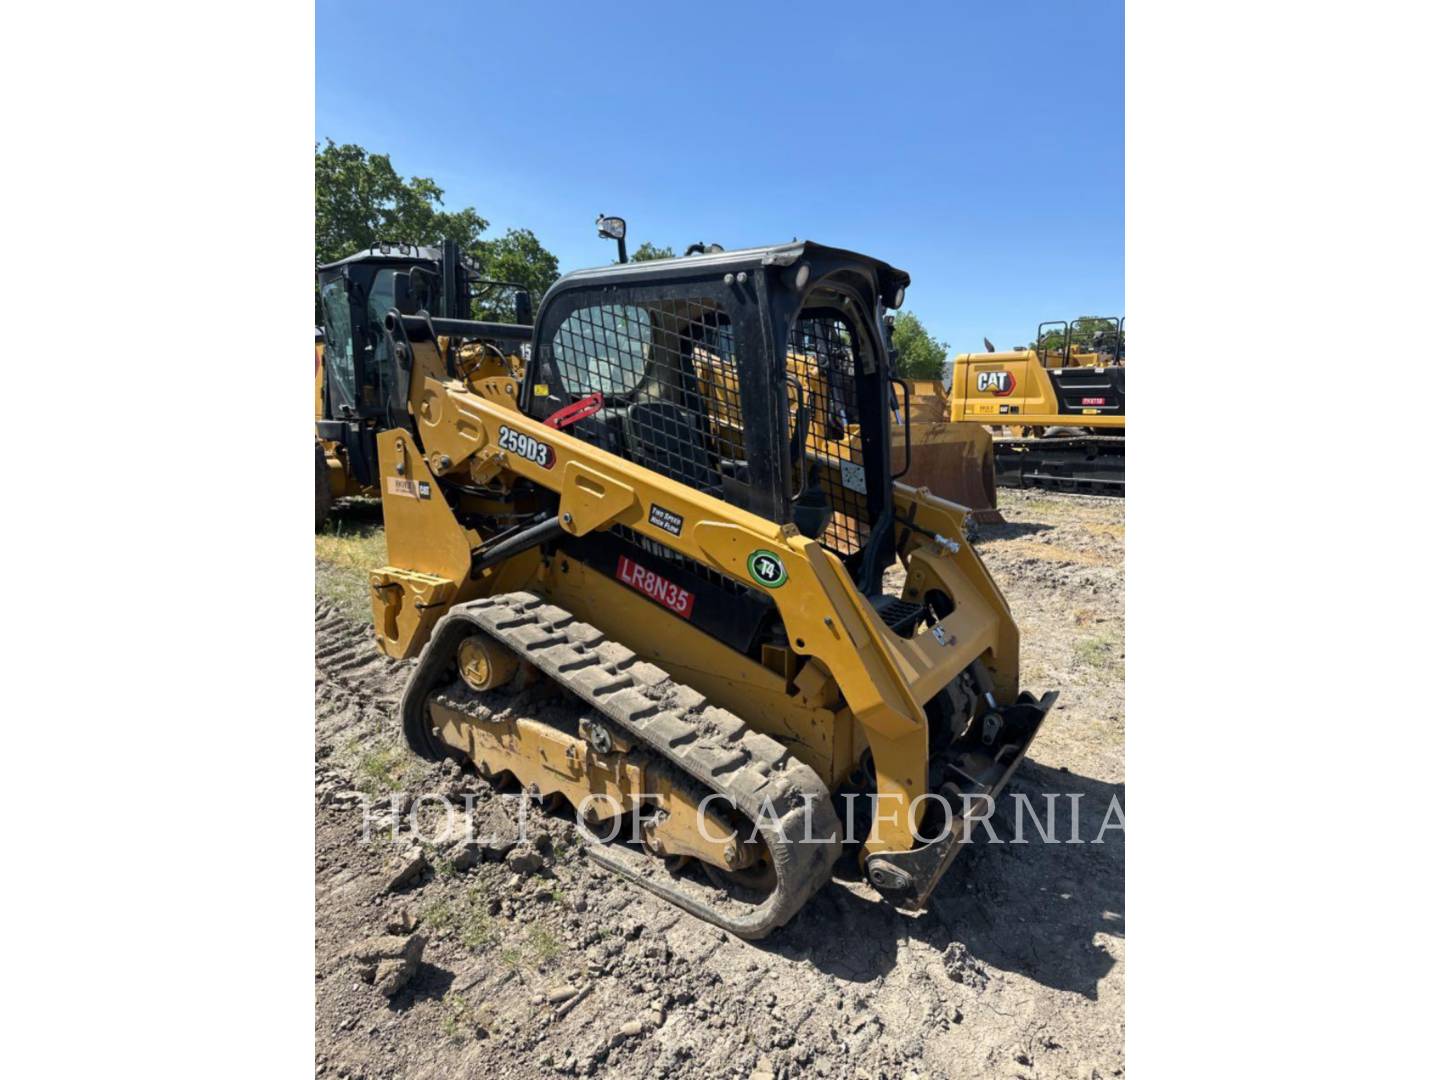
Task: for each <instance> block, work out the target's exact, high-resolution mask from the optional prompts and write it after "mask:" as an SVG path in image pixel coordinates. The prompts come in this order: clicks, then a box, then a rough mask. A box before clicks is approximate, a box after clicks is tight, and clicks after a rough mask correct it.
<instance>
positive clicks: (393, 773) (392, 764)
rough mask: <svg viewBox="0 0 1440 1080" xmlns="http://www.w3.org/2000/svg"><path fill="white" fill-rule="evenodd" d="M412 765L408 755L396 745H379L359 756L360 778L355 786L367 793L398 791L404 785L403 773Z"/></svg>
mask: <svg viewBox="0 0 1440 1080" xmlns="http://www.w3.org/2000/svg"><path fill="white" fill-rule="evenodd" d="M413 765H414V762H413V760H412V759H411V757H410V755H409V754H408V753H406V752H405V751H404V750H402V749H401V748H400V747H398V746H380V747H376V748H375V749H374V750H369V751H367V752H365V753H364V754H362V755H361V756H360V762H359V766H358V769H359V773H360V779H359V780H358V781H357V782H356V785H355V786H356V787H358V788H359V789H360V790H361V791H363V792H365V794H367V795H379V794H383V793H384V792H387V791H399V790H400V789H401V788H403V787H404V786H405V773H406V772H407V771H408V770H409V769H410V768H411V767H412V766H413Z"/></svg>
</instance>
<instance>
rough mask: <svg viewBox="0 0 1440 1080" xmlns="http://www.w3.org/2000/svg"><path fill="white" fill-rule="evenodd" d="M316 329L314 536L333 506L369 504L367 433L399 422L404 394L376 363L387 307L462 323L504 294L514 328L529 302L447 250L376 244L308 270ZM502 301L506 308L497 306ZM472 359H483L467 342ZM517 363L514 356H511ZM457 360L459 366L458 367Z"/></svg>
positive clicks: (371, 447)
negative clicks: (364, 498)
mask: <svg viewBox="0 0 1440 1080" xmlns="http://www.w3.org/2000/svg"><path fill="white" fill-rule="evenodd" d="M317 273H318V276H319V281H320V289H319V296H318V301H319V308H320V312H319V323H320V325H319V326H318V327H317V328H316V333H315V528H316V530H317V531H318V530H319V529H320V528H321V526H323V525H324V524H325V520H326V518H327V517H328V516H329V513H330V509H331V507H332V505H333V504H334V502H335V500H336V499H343V498H348V497H351V496H357V495H370V496H378V495H379V493H380V488H379V484H378V482H377V481H378V477H377V473H376V469H377V463H376V458H375V434H376V432H377V431H379V430H380V429H381V428H387V427H391V426H393V424H394V423H396V422H398V419H399V418H402V417H404V416H405V415H406V412H405V409H406V401H405V388H404V387H403V386H402V387H398V388H397V387H395V386H393V385H391V384H390V383H388V382H386V381H384V380H386V379H388V377H389V366H388V365H387V364H385V363H381V362H379V360H378V359H377V358H376V355H375V354H376V352H377V350H379V351H383V350H384V349H385V348H386V338H385V327H384V323H385V316H386V315H387V314H388V313H389V312H390V311H391V310H392V309H395V308H398V309H399V310H401V311H402V312H409V313H414V312H416V311H419V310H421V309H422V308H425V309H427V310H429V311H431V312H433V313H435V314H437V315H440V316H442V317H446V318H451V317H465V318H469V316H470V314H471V310H472V304H473V303H474V302H475V301H477V300H482V299H492V298H494V297H495V296H496V295H497V290H509V291H510V292H512V293H513V296H514V304H515V321H516V322H517V323H528V322H529V321H530V316H531V303H530V295H529V293H528V292H527V291H526V290H525V289H524V287H523V286H520V285H516V284H514V283H513V282H503V281H492V280H489V279H487V278H485V277H484V276H483V275H482V273H481V271H480V268H479V267H478V266H477V265H476V264H475V263H474V261H473V260H471V259H469V258H468V257H467V256H466V255H464V254H463V253H462V252H461V251H460V250H459V245H457V244H456V243H454V242H453V241H448V240H447V241H445V242H443V243H442V244H440V245H437V246H434V247H425V246H421V245H417V244H407V243H386V244H376V245H375V246H373V247H370V248H368V249H366V250H365V251H359V252H356V253H355V254H354V255H351V256H349V257H348V258H345V259H341V260H339V261H338V262H333V263H328V264H326V265H324V266H321V267H320V268H319V269H318V271H317ZM507 302H508V301H507ZM469 351H470V352H471V353H473V354H476V357H477V362H478V356H479V355H481V354H485V353H488V352H490V351H492V346H491V345H489V344H488V343H486V342H475V343H472V344H471V345H470V347H469ZM511 361H512V362H513V363H520V362H521V360H520V358H519V357H511ZM463 362H465V358H464V357H462V363H463Z"/></svg>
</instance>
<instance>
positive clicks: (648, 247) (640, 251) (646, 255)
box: [630, 240, 675, 262]
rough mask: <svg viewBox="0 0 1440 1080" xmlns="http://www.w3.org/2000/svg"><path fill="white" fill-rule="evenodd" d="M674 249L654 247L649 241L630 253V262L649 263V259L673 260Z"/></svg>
mask: <svg viewBox="0 0 1440 1080" xmlns="http://www.w3.org/2000/svg"><path fill="white" fill-rule="evenodd" d="M674 257H675V249H674V248H672V247H663V248H662V247H656V246H655V245H654V244H652V243H651V242H650V241H649V240H646V241H645V242H644V243H643V244H641V245H640V246H639V247H637V248H636V249H635V250H634V251H632V252H630V261H631V262H649V261H650V260H651V259H673V258H674Z"/></svg>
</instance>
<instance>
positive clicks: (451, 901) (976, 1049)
mask: <svg viewBox="0 0 1440 1080" xmlns="http://www.w3.org/2000/svg"><path fill="white" fill-rule="evenodd" d="M1001 509H1002V511H1003V512H1004V514H1005V516H1006V518H1007V520H1008V522H1009V523H1008V524H1006V525H998V526H982V527H981V538H980V540H979V542H978V546H979V549H980V551H981V553H982V555H983V557H984V559H985V561H986V564H987V565H988V566H989V567H990V569H991V571H992V572H993V573H994V575H995V577H996V578H997V580H998V581H999V583H1000V585H1001V587H1002V588H1003V590H1004V592H1005V595H1006V596H1007V598H1008V599H1009V601H1010V604H1011V607H1012V610H1013V611H1014V613H1015V616H1016V619H1017V621H1018V623H1019V625H1020V629H1021V634H1022V652H1021V675H1022V685H1024V686H1025V687H1026V688H1028V689H1031V690H1034V691H1036V692H1037V693H1038V692H1040V691H1044V690H1050V689H1055V690H1059V691H1060V695H1061V696H1060V701H1059V703H1058V704H1057V706H1056V707H1055V709H1054V710H1053V711H1052V712H1051V714H1050V717H1049V719H1048V720H1047V722H1046V725H1045V727H1044V728H1042V730H1041V731H1040V734H1039V735H1038V737H1037V738H1036V741H1035V743H1034V745H1033V747H1032V749H1031V753H1030V757H1029V759H1028V760H1027V761H1026V762H1025V763H1024V764H1023V765H1022V766H1021V767H1020V769H1019V770H1018V772H1017V773H1016V775H1015V778H1014V780H1013V781H1012V784H1011V789H1010V790H1011V791H1015V792H1021V793H1024V794H1025V795H1027V796H1028V797H1029V799H1030V800H1031V802H1032V804H1033V805H1035V806H1036V807H1037V808H1039V809H1040V811H1041V813H1042V817H1043V813H1044V806H1045V803H1044V797H1045V795H1046V794H1055V795H1058V796H1059V798H1058V799H1057V800H1055V804H1056V823H1057V824H1056V827H1055V833H1056V834H1058V838H1059V839H1061V840H1067V839H1071V838H1072V837H1073V836H1075V835H1078V836H1079V837H1080V842H1078V843H1055V844H1046V843H1040V842H1039V837H1038V835H1037V826H1036V825H1035V823H1034V822H1033V821H1031V820H1030V819H1028V818H1026V819H1025V826H1026V832H1025V836H1026V839H1027V840H1028V841H1029V842H1028V843H1024V844H1021V843H1014V842H1005V841H1008V840H1012V839H1013V838H1014V817H1015V815H1014V812H1013V809H1011V808H1010V807H1007V806H1006V802H1007V799H1006V798H1003V797H1002V800H1001V807H1000V810H999V812H998V813H997V815H996V820H995V831H996V833H997V834H998V836H999V838H1000V840H1001V841H1002V842H1000V843H987V842H984V840H985V838H984V835H983V833H982V834H979V836H980V840H981V842H979V843H976V844H974V845H972V846H971V847H970V848H969V849H967V850H966V851H965V852H963V853H962V855H961V856H960V857H959V858H958V859H957V860H956V862H955V864H954V865H953V866H952V867H951V869H950V871H949V874H948V875H947V877H946V879H945V880H944V881H943V882H942V884H941V886H940V887H939V889H938V890H937V892H936V894H935V897H934V899H933V901H932V903H931V906H930V909H929V911H928V912H926V913H925V914H923V915H920V916H907V915H902V914H900V913H897V912H896V911H894V910H893V909H891V908H890V907H888V906H887V905H885V904H884V903H882V902H881V901H880V899H879V897H878V895H877V894H876V893H874V892H873V891H872V890H871V889H870V888H869V886H868V885H865V884H863V883H859V882H853V881H840V880H837V881H834V882H832V883H831V884H830V885H829V886H827V887H826V888H825V889H823V890H822V891H821V892H820V893H819V894H818V895H817V896H816V897H815V899H814V900H812V901H811V902H810V904H809V905H807V907H806V908H805V909H804V910H802V911H801V913H800V914H799V915H798V916H797V917H796V918H795V919H794V920H793V921H792V922H791V923H790V924H789V925H788V926H786V927H785V928H784V929H782V930H780V931H777V932H776V933H775V934H772V935H771V936H770V937H769V938H768V939H766V940H765V941H763V942H760V943H749V942H745V941H742V940H740V939H738V938H734V937H732V936H730V935H727V934H725V933H724V932H723V931H720V930H717V929H716V928H714V927H712V926H710V925H709V924H707V923H704V922H701V921H699V920H697V919H695V918H693V917H691V916H689V915H687V914H684V913H682V912H680V911H678V910H676V909H674V908H672V907H669V906H668V905H666V904H664V903H663V902H661V901H660V900H658V899H657V898H656V897H654V896H652V895H650V894H648V893H645V892H642V891H640V890H638V889H636V888H633V887H631V886H628V885H626V884H623V883H622V882H620V881H619V880H617V879H615V878H612V877H611V876H609V875H608V874H606V873H605V872H604V871H603V870H601V869H600V868H598V867H597V866H595V865H593V864H592V863H591V862H589V860H587V859H586V858H585V856H584V855H583V853H582V850H581V847H580V843H579V840H578V838H577V836H576V834H575V828H574V826H573V824H571V823H568V822H565V821H563V820H557V819H553V818H552V819H547V820H545V821H543V822H542V824H543V826H544V829H545V831H546V832H547V833H548V842H547V837H544V836H542V837H538V838H536V841H537V842H536V843H535V844H534V847H533V848H532V847H530V846H529V845H526V846H525V847H522V848H520V849H516V851H512V852H511V853H510V856H509V859H508V862H507V861H503V860H504V859H505V856H504V854H503V845H502V847H501V848H500V849H497V850H495V851H491V852H489V853H488V854H487V853H486V852H484V851H482V852H480V854H479V858H480V861H479V862H478V863H477V864H476V865H474V866H471V867H466V866H465V862H466V861H468V860H466V859H465V858H464V857H463V856H457V854H456V849H454V848H453V847H452V846H450V845H448V844H447V843H435V842H432V840H433V838H434V837H435V835H436V833H437V831H438V829H439V827H440V825H441V819H440V816H439V811H438V808H437V807H438V804H437V802H436V800H435V799H434V798H433V796H434V795H436V794H438V795H443V796H448V797H450V798H452V799H455V800H456V801H457V803H458V801H459V800H460V799H461V798H463V797H464V796H466V795H469V796H470V797H471V800H472V803H473V804H474V805H475V807H476V813H477V816H479V817H481V818H488V819H489V820H490V821H491V822H492V823H493V822H494V821H501V820H503V818H504V817H505V816H513V814H514V812H515V806H514V804H515V803H516V802H517V801H518V800H514V799H506V798H504V797H502V796H499V795H495V794H493V793H491V792H490V790H489V788H488V787H487V785H486V784H484V782H482V781H481V780H479V779H478V777H474V776H470V775H466V774H460V773H459V771H458V769H452V768H450V767H445V766H430V765H427V764H425V763H423V762H420V761H419V760H418V759H416V758H414V757H413V756H412V755H411V754H410V753H409V752H408V750H407V749H406V748H405V746H404V744H403V742H402V741H401V739H400V736H399V732H398V721H397V719H396V706H397V701H398V696H399V692H400V690H401V688H402V687H403V685H404V681H405V678H406V675H407V673H408V670H409V665H408V664H402V663H394V662H392V661H389V660H387V659H386V658H385V657H383V656H382V655H380V654H379V653H378V652H376V651H375V649H374V646H373V644H372V643H371V639H370V636H369V627H368V623H367V622H366V621H363V620H365V619H366V618H367V615H366V608H365V598H364V577H363V570H364V567H365V566H367V565H378V560H377V561H373V562H372V561H370V560H371V559H372V557H373V556H374V555H375V554H377V553H381V552H383V538H381V537H380V536H379V533H378V524H377V523H376V522H375V521H374V520H373V516H369V517H367V515H366V513H365V512H363V511H362V512H360V513H359V514H355V515H352V516H351V517H350V518H348V519H346V520H343V521H342V522H341V523H340V525H339V526H338V527H336V528H333V529H332V530H331V532H330V534H329V535H326V536H322V537H318V538H317V544H316V549H317V563H316V574H317V584H316V654H315V655H316V660H315V695H316V763H315V780H316V786H315V796H316V810H315V813H316V838H315V902H316V933H315V1006H316V1018H315V1037H316V1073H317V1075H324V1076H335V1077H347V1076H353V1077H360V1076H364V1077H371V1076H406V1077H451V1076H469V1075H483V1076H487V1077H502V1078H510V1077H553V1076H557V1075H560V1076H587V1075H588V1076H617V1077H652V1076H674V1077H740V1078H745V1077H751V1078H756V1080H764V1078H766V1077H770V1078H774V1080H779V1078H785V1077H809V1076H821V1077H866V1076H869V1077H872V1078H876V1080H879V1078H888V1077H894V1078H897V1080H898V1078H904V1077H917V1078H918V1077H970V1076H984V1077H992V1076H993V1077H1027V1078H1028V1077H1083V1078H1092V1077H1114V1076H1123V1075H1124V957H1125V917H1124V912H1125V907H1124V901H1125V895H1124V868H1125V843H1124V831H1123V829H1122V828H1115V827H1113V826H1115V825H1116V824H1120V823H1122V821H1123V819H1122V818H1120V817H1118V816H1117V810H1116V807H1118V806H1123V802H1124V733H1125V728H1124V717H1125V698H1124V681H1125V656H1124V629H1125V621H1124V586H1125V576H1124V536H1125V526H1124V504H1123V502H1120V501H1117V500H1108V499H1100V498H1087V497H1083V496H1068V495H1039V494H1032V493H1028V492H1015V491H1008V490H1006V491H1002V493H1001ZM1076 795H1078V796H1079V799H1078V800H1076V799H1075V798H1074V796H1076ZM384 796H388V797H390V799H391V803H390V804H388V805H390V806H391V807H393V808H396V809H398V810H400V811H402V813H401V814H400V815H399V819H400V823H401V824H400V828H399V829H398V830H396V831H394V832H392V831H391V830H390V829H389V828H388V826H387V824H386V822H387V820H393V819H389V818H387V817H386V812H385V811H382V810H378V809H376V808H375V802H374V800H375V799H377V798H379V797H384ZM425 796H430V797H429V798H426V797H425ZM1067 797H1068V798H1067ZM417 799H418V800H419V802H416V800H417ZM364 805H369V807H370V811H369V812H370V835H369V837H368V839H367V838H366V833H365V812H364V811H363V810H362V806H364ZM412 806H413V807H414V809H415V821H416V822H417V824H418V826H419V827H418V829H416V830H412V829H411V825H410V818H409V815H408V814H406V813H404V812H403V811H405V810H406V808H410V807H412ZM1075 806H1078V808H1079V813H1078V822H1072V820H1071V808H1072V807H1075ZM533 824H534V823H532V828H533ZM1106 825H1109V826H1111V827H1110V828H1105V827H1104V826H1106ZM1072 827H1073V831H1072ZM1097 837H1100V838H1103V841H1104V842H1103V843H1096V842H1094V841H1095V840H1096V839H1097ZM416 849H418V851H419V859H418V860H415V861H413V862H412V861H411V857H410V853H412V852H414V851H415V850H416ZM472 850H473V849H472ZM522 855H523V858H520V856H522ZM411 870H413V871H415V873H414V874H413V876H411V877H410V878H409V880H406V881H402V882H399V883H394V884H393V887H392V879H393V878H397V877H399V878H404V877H405V876H406V874H407V872H409V871H411ZM376 938H379V939H380V940H379V941H375V940H373V939H376ZM419 942H423V955H422V956H421V957H420V959H419V963H418V966H416V965H415V963H414V960H415V956H414V952H415V950H416V949H417V948H418V947H419V945H418V944H417V943H419ZM406 949H408V950H409V951H408V953H407V952H406V951H405V950H406ZM387 957H389V959H387ZM412 968H413V975H411V976H410V977H409V979H408V981H407V982H405V983H404V985H403V987H402V988H401V989H400V990H399V991H398V992H397V993H396V994H395V995H394V996H393V997H388V998H387V997H386V996H385V994H384V993H383V992H382V989H383V984H384V983H385V981H386V979H387V978H392V977H393V978H396V979H397V980H399V979H403V978H404V977H405V976H407V975H410V971H411V969H412ZM402 969H403V970H402ZM397 972H398V973H399V974H398V975H397V974H396V973H397ZM367 980H373V984H372V982H371V981H367Z"/></svg>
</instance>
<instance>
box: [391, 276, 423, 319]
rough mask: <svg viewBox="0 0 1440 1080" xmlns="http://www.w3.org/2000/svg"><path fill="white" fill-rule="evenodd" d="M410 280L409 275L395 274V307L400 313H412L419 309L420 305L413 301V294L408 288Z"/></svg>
mask: <svg viewBox="0 0 1440 1080" xmlns="http://www.w3.org/2000/svg"><path fill="white" fill-rule="evenodd" d="M410 281H411V278H410V276H409V275H402V274H396V275H395V307H396V308H397V309H398V310H399V312H400V313H401V314H402V315H414V314H415V313H416V312H417V311H419V310H420V305H419V304H418V303H416V302H415V294H414V293H413V292H412V291H411V289H410Z"/></svg>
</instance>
